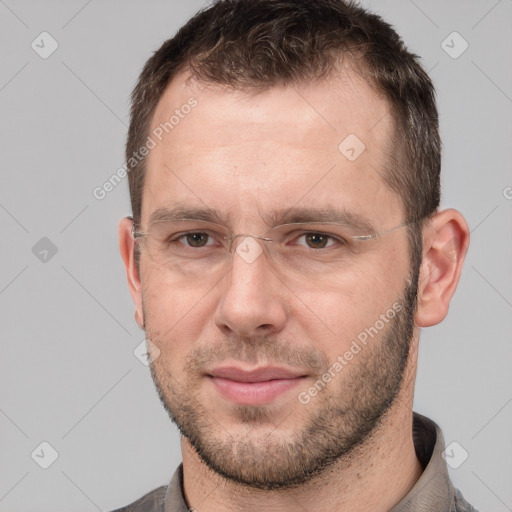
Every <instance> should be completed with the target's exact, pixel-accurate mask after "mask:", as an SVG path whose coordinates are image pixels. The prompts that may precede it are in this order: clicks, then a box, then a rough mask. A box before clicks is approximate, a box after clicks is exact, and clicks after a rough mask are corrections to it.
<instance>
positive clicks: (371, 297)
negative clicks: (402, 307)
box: [291, 268, 402, 360]
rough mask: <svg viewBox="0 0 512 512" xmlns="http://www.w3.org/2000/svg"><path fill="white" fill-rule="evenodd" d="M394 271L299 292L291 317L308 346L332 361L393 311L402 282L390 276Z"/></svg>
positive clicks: (365, 274) (360, 274)
mask: <svg viewBox="0 0 512 512" xmlns="http://www.w3.org/2000/svg"><path fill="white" fill-rule="evenodd" d="M395 271H396V269H395V270H393V269H392V268H390V269H389V271H388V272H387V274H386V275H384V274H383V273H380V272H379V273H375V272H370V271H366V272H364V271H358V272H357V273H353V274H352V275H350V276H347V277H345V278H344V279H342V280H340V281H339V282H337V283H336V284H334V283H332V284H331V285H330V286H329V287H323V289H316V288H315V287H314V286H312V287H311V288H310V289H309V290H302V291H301V292H299V293H297V294H296V296H297V299H298V300H296V301H295V306H292V308H293V309H292V311H291V317H292V318H294V319H295V321H296V323H297V324H298V325H299V326H300V327H299V330H300V331H302V332H304V333H307V334H306V336H307V338H308V339H309V340H310V343H312V344H313V345H314V347H315V348H316V349H317V350H320V351H322V352H324V353H325V354H326V355H327V357H328V359H329V360H334V359H336V358H337V357H338V356H339V355H341V354H343V353H344V352H345V351H346V350H347V349H348V348H349V347H350V345H351V343H352V341H353V340H355V339H356V338H357V336H358V335H359V334H361V333H363V332H364V331H365V329H368V328H370V327H372V326H374V325H375V323H376V322H379V320H380V318H381V315H386V313H387V312H389V311H390V310H391V309H393V305H394V304H395V302H396V301H397V299H398V298H399V297H400V296H401V293H402V286H401V285H402V282H401V280H402V278H401V277H399V276H396V275H393V274H392V272H395ZM379 325H380V322H379Z"/></svg>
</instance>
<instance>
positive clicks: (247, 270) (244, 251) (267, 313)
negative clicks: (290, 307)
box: [215, 236, 287, 337]
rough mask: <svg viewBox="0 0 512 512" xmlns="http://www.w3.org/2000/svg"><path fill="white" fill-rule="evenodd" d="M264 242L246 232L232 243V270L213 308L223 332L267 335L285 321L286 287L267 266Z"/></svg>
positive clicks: (277, 330)
mask: <svg viewBox="0 0 512 512" xmlns="http://www.w3.org/2000/svg"><path fill="white" fill-rule="evenodd" d="M266 243H269V242H267V241H264V240H261V239H259V240H257V239H256V238H255V237H251V236H246V237H245V238H242V239H240V240H239V242H238V243H237V244H235V245H234V246H233V252H232V261H231V271H230V272H229V273H228V274H227V275H226V277H225V279H224V283H223V288H222V295H221V297H220V299H219V302H218V304H217V309H216V312H215V324H216V326H217V327H218V328H219V329H220V330H221V331H223V333H224V334H226V335H230V334H233V333H236V334H237V335H239V336H244V337H254V336H269V335H273V334H276V333H278V332H279V331H281V330H282V329H283V328H284V326H285V324H286V319H287V309H286V303H285V297H284V294H285V290H286V288H285V286H284V284H283V283H282V282H281V280H280V279H279V277H278V276H277V275H276V272H275V270H273V269H271V268H270V264H271V262H270V261H269V255H268V254H267V251H265V246H264V244H266ZM270 243H271V242H270Z"/></svg>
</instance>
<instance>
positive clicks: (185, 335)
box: [142, 271, 213, 358]
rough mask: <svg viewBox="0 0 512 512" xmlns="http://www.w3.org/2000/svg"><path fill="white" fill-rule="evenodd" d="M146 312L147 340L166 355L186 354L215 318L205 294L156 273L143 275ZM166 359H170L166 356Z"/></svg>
mask: <svg viewBox="0 0 512 512" xmlns="http://www.w3.org/2000/svg"><path fill="white" fill-rule="evenodd" d="M143 275H144V279H143V282H142V283H143V286H142V289H143V298H144V312H145V321H146V329H147V335H148V337H149V338H150V339H151V340H152V341H154V342H156V343H157V344H158V346H159V348H160V350H161V352H162V353H163V354H164V355H165V354H167V355H169V354H172V355H173V357H175V356H178V355H179V354H186V353H187V352H189V351H190V350H191V349H192V348H193V347H194V346H195V343H197V340H198V339H199V338H200V337H201V333H202V332H203V330H204V327H205V325H206V324H207V323H208V322H209V321H211V318H212V317H213V314H212V310H211V304H209V302H208V296H207V295H206V297H205V293H206V292H205V290H204V289H202V288H200V287H195V288H192V287H190V286H186V287H184V286H183V282H181V284H179V285H178V284H177V283H174V282H172V281H171V280H169V279H166V278H165V277H163V276H162V275H161V274H160V273H158V272H156V271H148V272H147V273H145V274H143ZM166 358H167V356H166Z"/></svg>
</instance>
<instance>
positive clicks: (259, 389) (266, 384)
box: [207, 366, 307, 405]
mask: <svg viewBox="0 0 512 512" xmlns="http://www.w3.org/2000/svg"><path fill="white" fill-rule="evenodd" d="M207 377H208V378H209V380H210V382H211V383H212V384H213V386H214V388H215V389H216V390H217V391H218V392H219V393H220V394H221V395H222V396H223V397H224V398H226V399H228V400H230V401H231V402H234V403H236V404H238V405H265V404H268V403H271V402H272V401H274V400H275V399H277V398H278V397H279V396H281V395H283V394H285V393H286V392H288V391H290V390H291V389H293V388H295V387H296V386H297V385H299V384H300V383H302V382H303V381H304V379H305V378H306V377H307V375H306V374H305V373H301V372H299V371H297V370H291V369H288V368H284V367H276V366H266V367H262V368H256V369H253V370H248V371H247V370H243V369H242V368H239V367H235V366H229V367H228V366H225V367H221V368H216V369H214V370H212V371H210V372H208V373H207Z"/></svg>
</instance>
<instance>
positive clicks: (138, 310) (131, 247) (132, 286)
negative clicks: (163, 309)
mask: <svg viewBox="0 0 512 512" xmlns="http://www.w3.org/2000/svg"><path fill="white" fill-rule="evenodd" d="M119 251H120V253H121V258H122V259H123V263H124V267H125V271H126V279H127V281H128V289H129V291H130V295H131V296H132V299H133V302H134V304H135V321H136V322H137V324H138V325H139V327H141V328H144V314H143V310H142V283H141V279H140V275H139V269H138V268H137V265H136V263H135V240H134V239H133V236H132V220H131V219H130V218H128V217H125V218H124V219H121V221H120V222H119Z"/></svg>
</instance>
